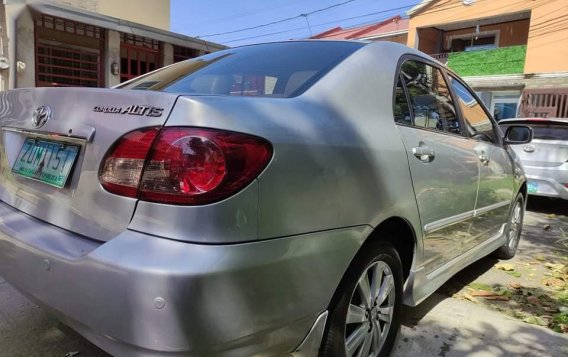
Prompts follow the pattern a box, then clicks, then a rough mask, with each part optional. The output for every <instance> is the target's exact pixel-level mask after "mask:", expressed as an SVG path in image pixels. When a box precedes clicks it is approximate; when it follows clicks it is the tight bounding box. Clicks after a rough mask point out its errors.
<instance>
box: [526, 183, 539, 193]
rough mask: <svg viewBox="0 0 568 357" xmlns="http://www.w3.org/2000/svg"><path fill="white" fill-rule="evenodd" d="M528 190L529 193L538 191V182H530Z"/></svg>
mask: <svg viewBox="0 0 568 357" xmlns="http://www.w3.org/2000/svg"><path fill="white" fill-rule="evenodd" d="M527 192H528V193H537V192H538V183H536V182H528V183H527Z"/></svg>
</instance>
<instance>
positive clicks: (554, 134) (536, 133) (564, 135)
mask: <svg viewBox="0 0 568 357" xmlns="http://www.w3.org/2000/svg"><path fill="white" fill-rule="evenodd" d="M516 124H517V125H519V124H520V125H528V126H530V127H531V128H532V130H533V138H534V139H540V140H568V123H566V124H560V123H558V124H535V123H530V122H529V123H523V122H519V123H516ZM510 125H514V124H512V123H511V124H500V126H501V129H502V130H503V132H505V131H506V130H507V128H508V127H509V126H510Z"/></svg>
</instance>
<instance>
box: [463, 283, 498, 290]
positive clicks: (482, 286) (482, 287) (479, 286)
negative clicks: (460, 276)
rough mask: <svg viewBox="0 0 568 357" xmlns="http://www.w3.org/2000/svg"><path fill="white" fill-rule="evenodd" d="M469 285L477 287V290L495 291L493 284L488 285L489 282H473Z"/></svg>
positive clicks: (473, 287)
mask: <svg viewBox="0 0 568 357" xmlns="http://www.w3.org/2000/svg"><path fill="white" fill-rule="evenodd" d="M468 286H469V287H470V288H472V289H475V290H485V291H493V288H492V287H491V285H488V284H483V283H475V282H473V283H471V284H469V285H468Z"/></svg>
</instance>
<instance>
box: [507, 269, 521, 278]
mask: <svg viewBox="0 0 568 357" xmlns="http://www.w3.org/2000/svg"><path fill="white" fill-rule="evenodd" d="M505 273H507V274H509V275H511V276H514V277H515V278H520V277H521V273H519V272H518V271H514V270H513V271H506V272H505Z"/></svg>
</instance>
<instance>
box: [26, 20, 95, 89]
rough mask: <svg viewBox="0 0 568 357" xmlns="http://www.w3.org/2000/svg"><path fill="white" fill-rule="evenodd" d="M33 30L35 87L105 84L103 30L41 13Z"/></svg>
mask: <svg viewBox="0 0 568 357" xmlns="http://www.w3.org/2000/svg"><path fill="white" fill-rule="evenodd" d="M34 33H35V73H36V86H38V87H63V86H74V87H103V86H104V79H103V75H102V71H103V66H104V64H103V60H102V53H103V43H104V30H103V29H101V28H99V27H96V26H92V25H87V24H83V23H78V22H74V21H70V20H66V19H61V18H57V17H52V16H46V15H42V16H39V17H37V18H36V19H35V32H34Z"/></svg>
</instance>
